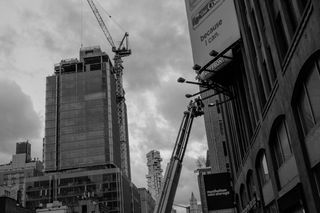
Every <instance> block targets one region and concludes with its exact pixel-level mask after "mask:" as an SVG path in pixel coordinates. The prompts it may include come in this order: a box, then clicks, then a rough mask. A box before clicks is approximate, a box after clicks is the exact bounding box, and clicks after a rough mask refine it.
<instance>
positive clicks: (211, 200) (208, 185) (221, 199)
mask: <svg viewBox="0 0 320 213" xmlns="http://www.w3.org/2000/svg"><path fill="white" fill-rule="evenodd" d="M203 178H204V187H205V192H206V198H207V205H208V210H209V211H210V210H219V209H231V208H233V207H234V203H233V200H234V195H233V192H232V188H231V179H230V174H229V173H217V174H208V175H204V176H203Z"/></svg>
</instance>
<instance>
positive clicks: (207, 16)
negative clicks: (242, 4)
mask: <svg viewBox="0 0 320 213" xmlns="http://www.w3.org/2000/svg"><path fill="white" fill-rule="evenodd" d="M185 3H186V9H187V18H188V24H189V32H190V38H191V46H192V52H193V60H194V64H198V65H200V66H204V65H206V64H207V63H208V62H209V61H210V59H212V56H209V53H210V52H211V51H212V50H215V51H217V52H221V51H223V50H224V49H226V48H227V47H229V46H230V45H232V44H233V43H234V42H236V41H237V40H239V39H240V31H239V26H238V21H237V16H236V11H235V7H234V2H233V0H185Z"/></svg>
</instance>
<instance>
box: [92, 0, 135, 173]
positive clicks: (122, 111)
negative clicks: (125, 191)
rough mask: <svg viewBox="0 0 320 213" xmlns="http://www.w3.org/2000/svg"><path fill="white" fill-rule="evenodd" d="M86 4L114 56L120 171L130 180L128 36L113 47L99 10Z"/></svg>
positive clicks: (125, 35) (126, 34) (93, 5)
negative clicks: (125, 83) (125, 81)
mask: <svg viewBox="0 0 320 213" xmlns="http://www.w3.org/2000/svg"><path fill="white" fill-rule="evenodd" d="M87 1H88V4H89V5H90V7H91V10H92V12H93V14H94V15H95V17H96V19H97V21H98V23H99V25H100V28H101V29H102V31H103V33H104V35H105V37H106V39H107V40H108V42H109V44H110V45H111V48H112V52H114V53H115V55H114V58H113V60H114V68H113V74H114V75H115V79H116V97H117V118H118V124H119V132H120V149H121V170H122V171H123V172H124V174H125V175H126V176H127V177H129V178H131V174H130V165H129V141H128V135H127V120H126V107H125V97H124V96H125V92H124V89H123V79H122V75H123V66H122V63H123V61H122V58H123V57H126V56H129V55H131V50H130V49H129V48H128V36H129V34H128V33H127V32H126V33H125V34H124V36H123V38H122V40H121V42H120V44H119V46H118V47H116V46H115V44H114V42H113V39H112V36H111V34H110V32H109V30H108V28H107V26H106V24H105V23H104V21H103V19H102V17H101V15H100V13H99V10H98V9H97V7H96V5H95V4H94V2H93V0H87Z"/></svg>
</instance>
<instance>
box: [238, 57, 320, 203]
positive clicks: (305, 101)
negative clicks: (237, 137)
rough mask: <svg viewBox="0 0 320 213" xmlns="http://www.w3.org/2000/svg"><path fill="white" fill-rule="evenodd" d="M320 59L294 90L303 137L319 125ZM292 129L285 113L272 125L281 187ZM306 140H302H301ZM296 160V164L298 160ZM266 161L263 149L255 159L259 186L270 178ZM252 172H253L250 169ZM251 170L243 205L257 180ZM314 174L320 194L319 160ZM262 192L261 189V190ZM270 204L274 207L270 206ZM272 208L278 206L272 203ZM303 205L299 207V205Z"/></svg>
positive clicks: (290, 153) (272, 145)
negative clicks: (288, 124)
mask: <svg viewBox="0 0 320 213" xmlns="http://www.w3.org/2000/svg"><path fill="white" fill-rule="evenodd" d="M319 62H320V60H319V59H317V60H316V61H313V62H312V63H311V64H310V65H309V66H308V67H307V68H308V69H307V70H303V71H306V75H304V76H303V77H302V78H301V79H299V81H297V82H298V84H297V88H298V89H296V90H295V92H296V93H298V94H295V95H296V96H297V98H296V100H295V101H294V102H293V103H292V104H293V105H292V107H293V108H294V110H293V111H294V112H295V113H296V115H297V116H296V117H297V118H298V119H297V124H298V125H297V126H298V127H300V129H301V131H300V132H301V136H302V137H301V138H305V137H306V136H307V134H308V133H310V132H311V130H313V129H316V128H318V127H317V124H318V123H319V121H320V120H319V117H320V116H319V112H320V66H319ZM290 135H292V134H290V132H289V130H288V127H287V124H286V121H285V116H279V117H278V118H277V119H276V120H275V121H274V125H273V127H272V129H271V134H270V138H269V147H268V148H269V149H270V153H271V157H272V159H271V161H268V162H272V163H273V168H274V169H275V176H276V183H275V184H276V185H277V187H278V189H279V190H281V189H282V188H283V186H284V185H283V183H281V181H280V174H279V171H280V168H281V167H282V166H283V165H284V164H285V163H286V162H288V161H289V160H290V159H292V157H293V151H292V146H291V138H290ZM302 141H303V140H302ZM294 163H295V164H296V162H295V160H294ZM269 168H270V167H269V166H268V163H267V158H266V154H265V152H264V151H260V153H259V154H258V157H257V159H256V172H257V176H258V180H259V185H260V190H261V191H262V188H263V187H264V186H265V185H266V184H268V182H269V181H270V172H269V171H270V170H269ZM249 173H250V175H252V172H249ZM249 173H248V177H247V182H246V186H247V188H246V187H245V185H244V184H243V186H242V187H241V188H240V201H241V202H240V203H241V206H242V208H244V207H245V206H246V205H247V203H248V202H249V201H250V200H251V199H252V198H253V197H254V195H255V192H254V189H255V187H254V182H253V181H251V176H250V175H249ZM313 178H314V182H315V183H316V185H317V189H316V190H317V192H318V196H319V198H320V163H319V164H318V165H317V166H315V167H314V168H313ZM261 194H262V193H261ZM270 208H271V207H270ZM272 208H275V207H274V206H272ZM299 208H300V207H299Z"/></svg>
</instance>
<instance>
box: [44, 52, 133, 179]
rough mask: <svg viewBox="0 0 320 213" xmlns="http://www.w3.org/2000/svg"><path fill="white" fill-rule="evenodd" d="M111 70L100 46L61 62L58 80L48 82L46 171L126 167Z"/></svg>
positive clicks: (51, 77) (57, 65)
mask: <svg viewBox="0 0 320 213" xmlns="http://www.w3.org/2000/svg"><path fill="white" fill-rule="evenodd" d="M111 69H112V65H111V62H110V60H109V57H108V55H107V54H105V53H103V52H102V51H101V50H100V48H99V47H93V48H82V49H81V51H80V60H78V59H70V60H62V61H61V62H60V63H59V64H56V65H55V73H54V75H52V76H49V77H47V90H46V126H45V144H44V152H45V153H44V163H45V171H46V172H50V171H61V170H69V169H75V168H84V167H93V166H103V165H107V164H113V165H115V166H117V167H119V168H120V167H121V160H120V152H121V151H120V149H121V148H120V143H119V125H118V121H117V105H116V101H117V100H116V91H115V90H116V84H115V77H114V75H112V71H111ZM128 159H129V157H128ZM128 165H130V163H129V162H128ZM129 170H130V168H129ZM125 174H126V173H125ZM127 174H130V172H128V173H127ZM128 176H129V175H128Z"/></svg>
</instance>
